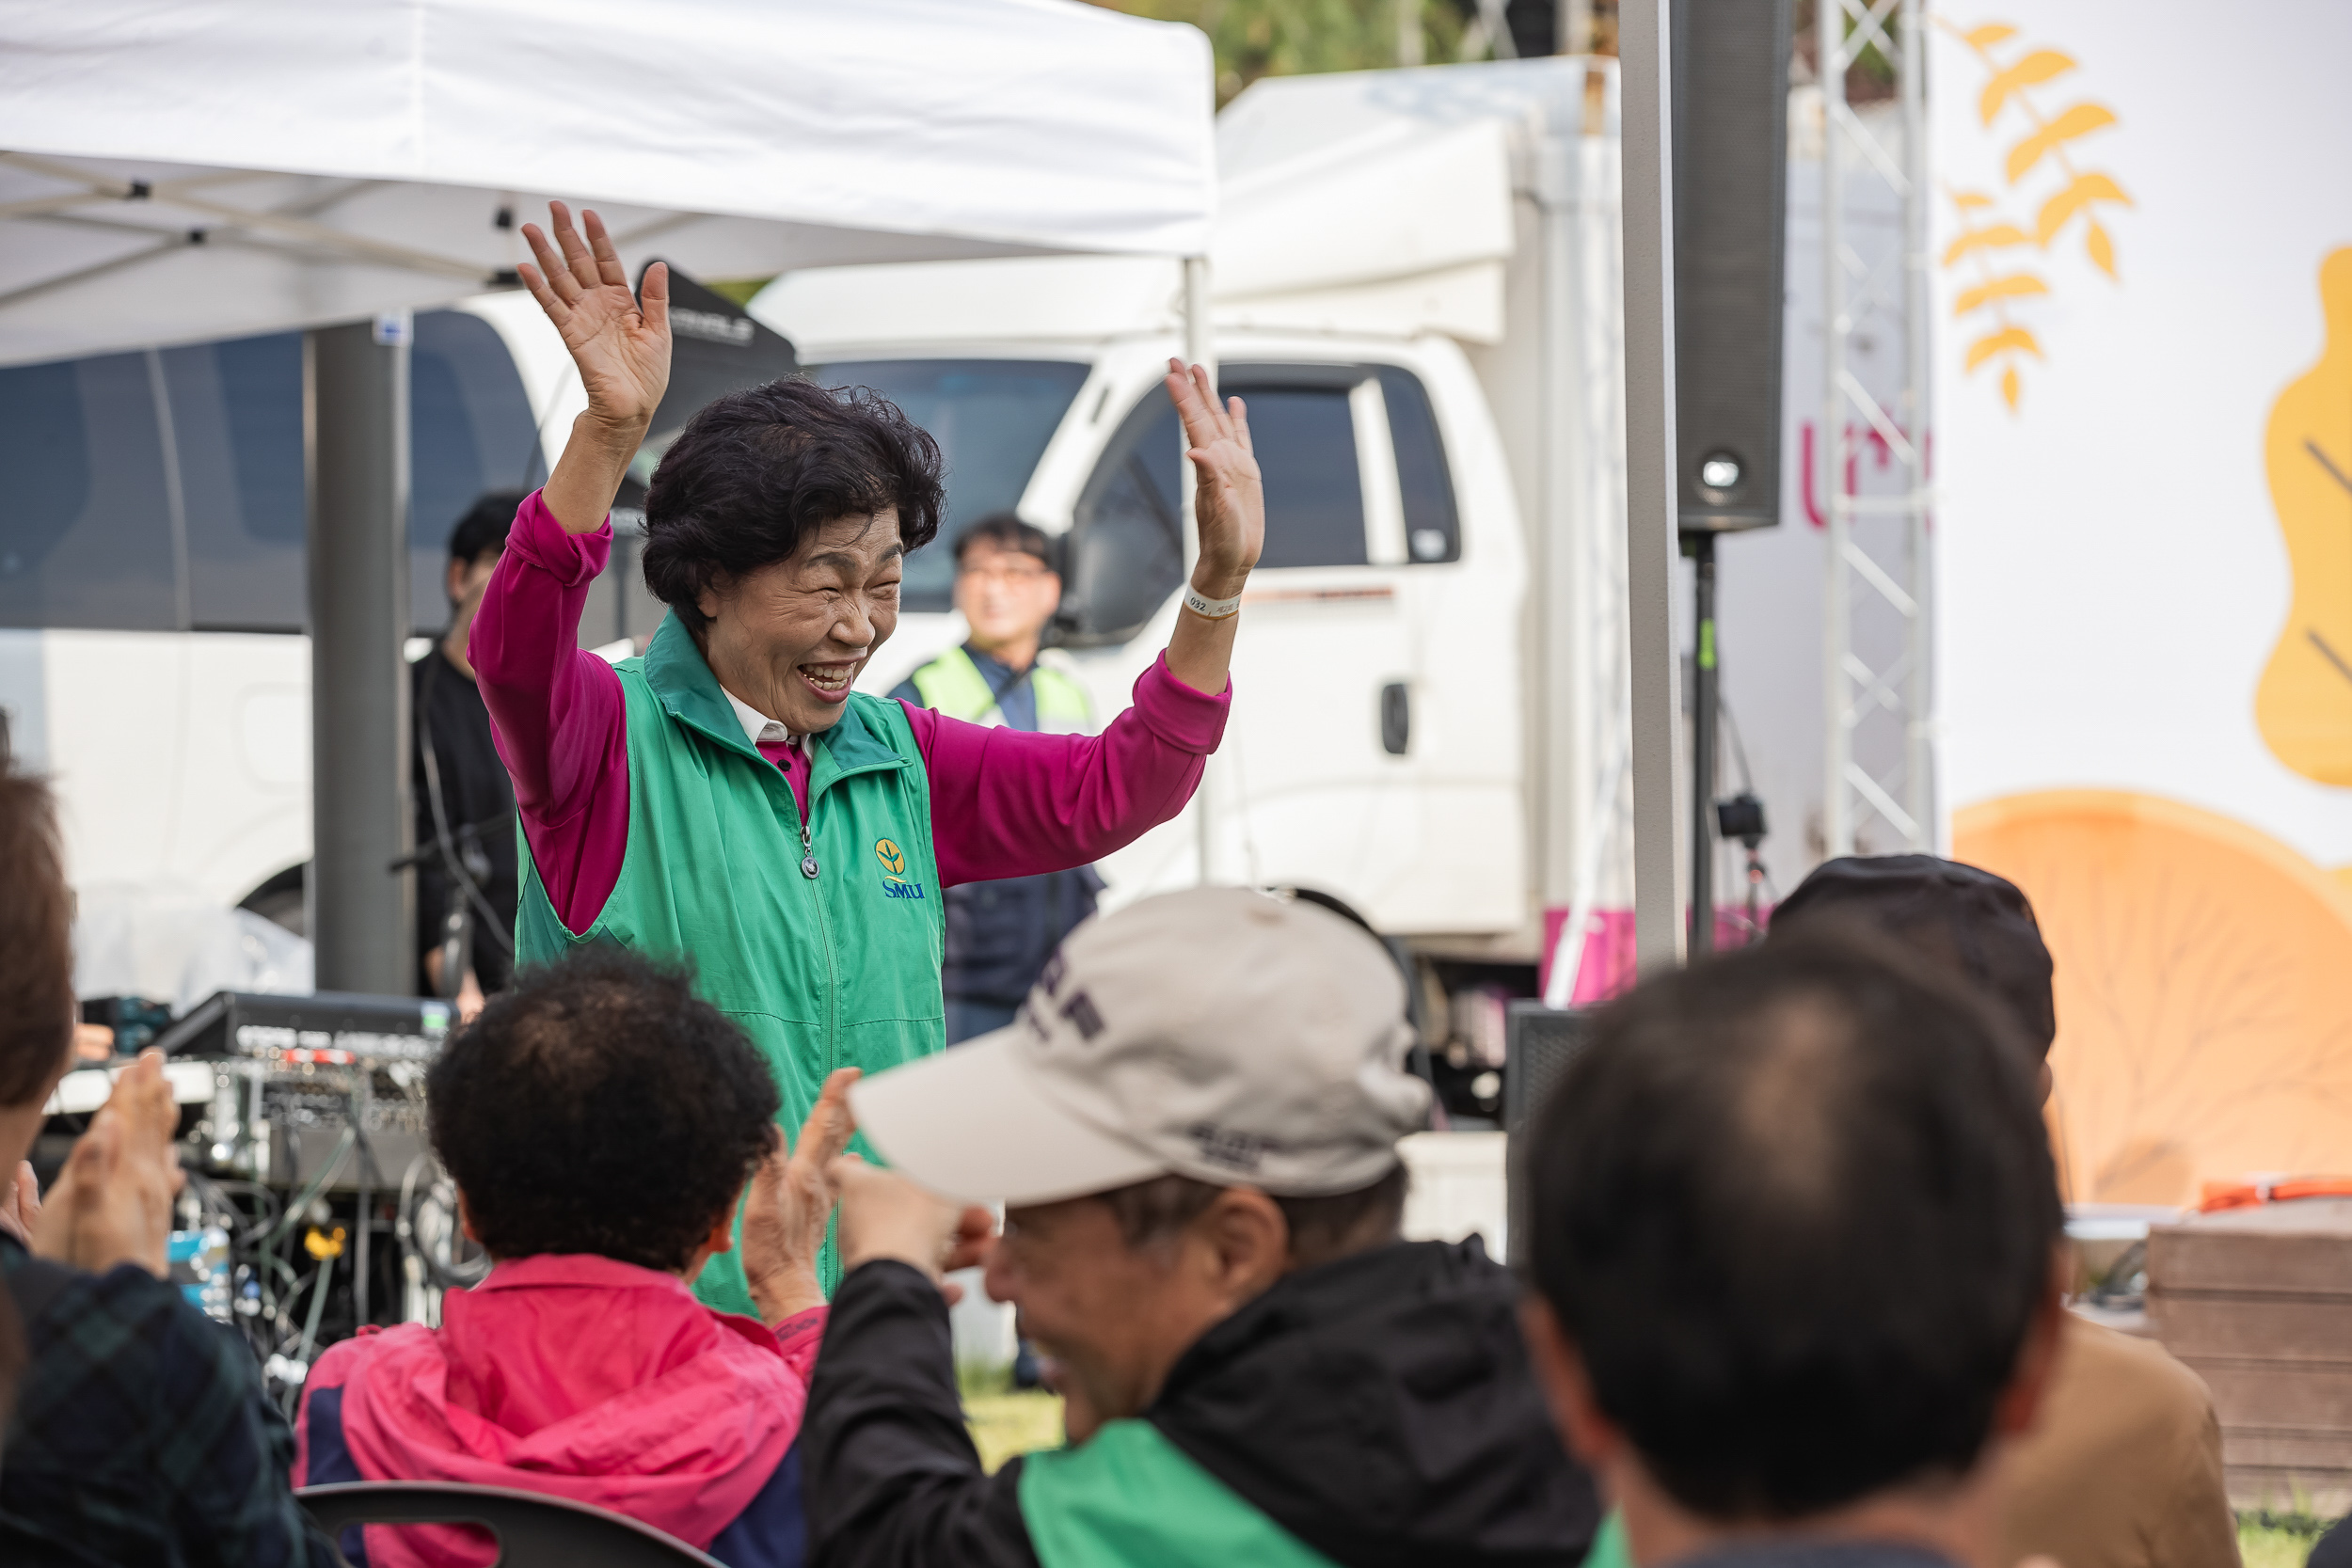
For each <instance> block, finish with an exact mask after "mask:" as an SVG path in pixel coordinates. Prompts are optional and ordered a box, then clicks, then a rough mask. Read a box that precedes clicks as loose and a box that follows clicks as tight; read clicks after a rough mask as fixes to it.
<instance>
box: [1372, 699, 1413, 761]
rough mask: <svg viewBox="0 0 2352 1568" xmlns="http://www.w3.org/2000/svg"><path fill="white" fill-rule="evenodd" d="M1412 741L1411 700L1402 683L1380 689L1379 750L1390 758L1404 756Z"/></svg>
mask: <svg viewBox="0 0 2352 1568" xmlns="http://www.w3.org/2000/svg"><path fill="white" fill-rule="evenodd" d="M1412 739H1413V700H1412V698H1410V697H1409V696H1407V695H1406V691H1405V683H1404V682H1403V681H1391V682H1390V683H1389V684H1388V685H1386V686H1384V687H1382V688H1381V689H1380V749H1381V750H1382V751H1384V752H1388V753H1389V755H1391V756H1392V757H1401V756H1403V755H1404V754H1405V748H1406V747H1407V746H1408V745H1410V744H1411V743H1412Z"/></svg>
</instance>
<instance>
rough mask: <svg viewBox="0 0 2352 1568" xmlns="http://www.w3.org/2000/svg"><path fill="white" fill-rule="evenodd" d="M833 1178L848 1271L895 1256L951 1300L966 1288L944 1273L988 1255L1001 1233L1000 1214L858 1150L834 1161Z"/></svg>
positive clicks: (973, 1264)
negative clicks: (929, 1188) (923, 1184)
mask: <svg viewBox="0 0 2352 1568" xmlns="http://www.w3.org/2000/svg"><path fill="white" fill-rule="evenodd" d="M833 1181H834V1191H835V1192H837V1193H839V1194H840V1195H841V1196H840V1203H841V1238H840V1240H841V1272H842V1274H843V1275H848V1274H850V1272H851V1271H852V1270H854V1269H856V1268H857V1267H858V1266H859V1265H860V1264H862V1263H872V1262H876V1261H879V1260H881V1259H897V1260H898V1262H901V1263H905V1264H908V1265H910V1266H912V1267H914V1268H917V1269H920V1270H921V1271H922V1272H923V1273H924V1274H925V1275H929V1276H930V1280H931V1282H932V1283H933V1284H935V1285H939V1286H940V1289H941V1290H942V1291H943V1292H945V1293H946V1297H947V1299H948V1300H949V1301H951V1302H953V1301H956V1300H959V1299H961V1296H962V1293H963V1292H962V1290H961V1287H958V1286H953V1285H946V1284H944V1283H942V1279H941V1276H942V1275H947V1274H951V1273H953V1272H954V1271H956V1270H957V1269H968V1268H973V1267H976V1266H977V1265H978V1264H980V1263H982V1262H985V1261H986V1260H987V1258H988V1251H989V1248H990V1247H991V1246H992V1245H993V1244H994V1242H995V1237H996V1217H995V1215H993V1214H992V1213H990V1212H988V1210H986V1209H985V1208H981V1207H978V1206H977V1205H973V1206H966V1205H962V1204H957V1203H951V1202H949V1201H948V1200H947V1199H946V1198H944V1197H935V1196H932V1195H931V1194H930V1193H927V1192H925V1191H924V1190H923V1189H922V1188H920V1187H918V1186H916V1185H915V1184H914V1182H912V1181H910V1180H907V1179H906V1178H905V1177H903V1176H900V1175H898V1173H897V1172H896V1171H887V1170H884V1169H882V1167H881V1166H879V1165H869V1164H866V1162H865V1161H863V1160H861V1159H859V1158H858V1157H857V1156H856V1155H854V1154H845V1155H843V1156H842V1157H841V1158H840V1159H837V1160H835V1161H834V1163H833Z"/></svg>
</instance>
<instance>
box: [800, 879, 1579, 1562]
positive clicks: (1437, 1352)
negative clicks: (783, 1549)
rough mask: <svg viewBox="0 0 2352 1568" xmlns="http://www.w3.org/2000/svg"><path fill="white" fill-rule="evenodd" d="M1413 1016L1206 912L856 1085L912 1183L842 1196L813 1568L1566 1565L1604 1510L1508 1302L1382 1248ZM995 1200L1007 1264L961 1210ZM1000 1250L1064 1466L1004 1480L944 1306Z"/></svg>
mask: <svg viewBox="0 0 2352 1568" xmlns="http://www.w3.org/2000/svg"><path fill="white" fill-rule="evenodd" d="M1404 1010H1405V995H1404V988H1403V984H1402V982H1401V980H1400V979H1399V977H1398V975H1397V973H1396V970H1395V968H1394V966H1393V965H1392V964H1391V962H1390V960H1389V958H1388V957H1387V955H1386V954H1384V953H1383V952H1382V951H1381V950H1380V948H1379V947H1378V946H1377V945H1376V944H1375V943H1374V942H1372V941H1370V940H1369V939H1368V938H1366V937H1365V935H1364V934H1363V933H1362V932H1361V931H1360V930H1359V929H1358V928H1357V927H1354V926H1352V925H1350V924H1349V923H1348V922H1347V921H1345V920H1343V919H1342V918H1340V917H1339V916H1337V915H1334V914H1331V913H1330V912H1328V911H1325V910H1322V909H1320V908H1317V907H1316V906H1314V905H1312V904H1310V903H1305V902H1295V901H1289V900H1282V899H1276V898H1271V897H1268V896H1266V895H1261V894H1256V893H1252V892H1248V891H1247V890H1244V889H1239V888H1206V889H1199V890H1195V891H1192V892H1188V893H1179V894H1171V895H1167V896H1164V897H1159V898H1152V899H1148V900H1146V901H1144V902H1142V903H1139V904H1136V905H1135V906H1133V907H1131V908H1129V909H1127V910H1124V911H1120V912H1119V913H1116V914H1113V915H1110V916H1107V917H1105V918H1104V919H1102V920H1099V921H1096V922H1093V923H1092V924H1090V925H1088V926H1085V927H1080V928H1079V929H1078V930H1077V931H1075V932H1074V933H1073V934H1072V936H1071V937H1070V939H1069V941H1068V942H1065V943H1063V945H1062V948H1061V950H1060V952H1059V953H1058V954H1057V955H1056V956H1055V958H1054V959H1053V960H1052V961H1051V962H1050V963H1048V964H1047V966H1046V969H1045V973H1044V974H1042V975H1041V977H1040V978H1039V981H1038V984H1037V988H1036V989H1035V990H1033V991H1032V992H1031V993H1030V995H1029V998H1028V1000H1027V1002H1026V1003H1025V1005H1024V1007H1023V1009H1022V1014H1021V1017H1020V1018H1019V1019H1018V1020H1016V1021H1015V1022H1013V1024H1012V1025H1010V1026H1009V1028H1006V1029H1003V1030H1000V1031H997V1032H996V1033H994V1034H992V1035H987V1036H983V1037H981V1038H979V1039H977V1040H975V1041H973V1042H972V1043H971V1044H969V1045H966V1046H964V1047H962V1048H961V1049H959V1050H956V1051H951V1052H949V1053H946V1054H945V1055H943V1056H937V1057H933V1058H930V1059H929V1060H927V1061H923V1062H919V1063H915V1064H914V1065H911V1066H908V1067H903V1068H898V1069H893V1070H891V1071H889V1072H886V1073H882V1074H880V1075H878V1076H877V1077H875V1078H872V1079H869V1080H867V1081H866V1082H864V1083H862V1084H860V1085H858V1086H857V1087H856V1088H855V1089H853V1090H852V1091H851V1103H852V1105H853V1106H854V1108H855V1109H856V1111H857V1114H858V1117H859V1120H860V1124H861V1125H862V1126H863V1128H864V1129H865V1131H866V1135H867V1137H868V1138H870V1139H871V1140H872V1142H873V1144H874V1146H875V1148H877V1149H878V1150H879V1151H880V1152H881V1153H882V1155H883V1156H884V1157H885V1158H887V1159H888V1160H889V1161H890V1162H891V1164H892V1166H893V1167H894V1168H893V1169H892V1170H889V1171H883V1170H881V1169H878V1168H875V1167H871V1166H866V1165H864V1164H857V1163H854V1162H841V1163H838V1164H836V1165H835V1166H834V1170H835V1174H836V1175H837V1177H838V1178H839V1180H840V1181H841V1184H842V1188H843V1193H842V1208H841V1240H842V1261H843V1267H844V1270H845V1276H844V1278H843V1280H842V1283H841V1287H840V1290H839V1291H838V1292H837V1293H836V1294H835V1296H834V1307H833V1317H832V1321H831V1323H830V1325H829V1327H828V1329H827V1333H826V1337H825V1343H824V1347H823V1349H822V1350H821V1351H820V1352H819V1354H818V1363H817V1371H816V1376H815V1380H814V1382H813V1384H812V1386H811V1389H810V1402H809V1410H808V1416H807V1418H806V1420H805V1421H804V1423H803V1428H802V1444H803V1455H804V1460H805V1464H806V1466H807V1469H806V1476H807V1484H808V1514H809V1525H810V1551H811V1560H812V1561H813V1562H815V1563H820V1564H838V1565H844V1568H884V1565H890V1568H918V1565H922V1568H930V1565H944V1564H950V1563H953V1564H969V1565H972V1568H998V1565H1003V1568H1012V1565H1024V1568H1025V1565H1031V1564H1043V1565H1044V1568H1078V1565H1081V1564H1083V1565H1086V1568H1119V1565H1120V1564H1130V1563H1133V1564H1140V1563H1145V1562H1150V1563H1153V1564H1178V1563H1200V1564H1201V1565H1203V1568H1211V1565H1214V1568H1233V1565H1235V1564H1239V1563H1245V1562H1246V1563H1251V1564H1277V1565H1293V1564H1295V1565H1298V1568H1307V1565H1311V1564H1323V1563H1330V1562H1338V1563H1343V1564H1348V1565H1350V1568H1357V1565H1363V1568H1370V1565H1385V1564H1398V1565H1403V1564H1408V1563H1416V1564H1417V1563H1426V1562H1446V1563H1466V1564H1482V1563H1493V1564H1502V1563H1513V1564H1518V1563H1527V1564H1534V1563H1558V1564H1563V1565H1573V1564H1575V1563H1577V1562H1579V1561H1580V1560H1581V1558H1582V1557H1583V1555H1584V1552H1585V1550H1586V1547H1587V1545H1588V1544H1589V1543H1590V1541H1591V1539H1592V1534H1593V1530H1594V1527H1595V1523H1596V1519H1597V1504H1596V1501H1595V1497H1594V1494H1593V1489H1592V1485H1591V1483H1590V1481H1588V1480H1587V1478H1586V1477H1585V1476H1584V1474H1583V1473H1582V1472H1581V1471H1580V1470H1579V1469H1578V1468H1577V1467H1576V1465H1574V1464H1573V1463H1572V1462H1571V1461H1569V1459H1568V1458H1567V1457H1566V1455H1565V1452H1564V1451H1563V1449H1562V1448H1561V1446H1560V1441H1559V1438H1558V1435H1557V1433H1555V1431H1554V1429H1553V1427H1552V1425H1551V1422H1550V1419H1549V1417H1548V1416H1547V1415H1546V1413H1545V1410H1544V1407H1543V1403H1542V1401H1541V1398H1540V1396H1539V1394H1538V1392H1537V1389H1536V1386H1535V1383H1534V1377H1533V1375H1532V1373H1531V1371H1530V1369H1529V1365H1528V1361H1527V1357H1526V1353H1525V1350H1524V1348H1523V1346H1522V1343H1521V1341H1520V1338H1519V1332H1518V1322H1517V1319H1516V1316H1515V1304H1516V1299H1517V1295H1518V1291H1517V1290H1516V1288H1515V1285H1514V1282H1513V1280H1512V1278H1511V1276H1510V1275H1509V1274H1508V1273H1507V1272H1506V1271H1505V1270H1504V1269H1503V1268H1502V1267H1501V1266H1500V1265H1499V1264H1496V1263H1494V1262H1492V1261H1490V1260H1488V1259H1487V1258H1486V1254H1485V1251H1484V1250H1483V1249H1482V1248H1481V1247H1480V1245H1479V1244H1478V1243H1477V1242H1476V1241H1474V1240H1473V1241H1470V1242H1465V1243H1438V1242H1420V1243H1408V1242H1404V1241H1400V1240H1399V1239H1398V1228H1399V1221H1400V1218H1401V1215H1402V1212H1403V1208H1404V1200H1405V1190H1406V1177H1405V1171H1404V1167H1403V1166H1402V1164H1400V1162H1399V1159H1398V1156H1397V1151H1396V1142H1397V1139H1398V1138H1400V1137H1401V1136H1403V1135H1404V1134H1406V1133H1407V1132H1412V1131H1415V1130H1416V1129H1418V1128H1419V1127H1420V1126H1421V1124H1422V1118H1423V1117H1424V1116H1425V1114H1426V1110H1427V1104H1428V1099H1427V1091H1426V1089H1425V1088H1424V1086H1423V1085H1422V1083H1421V1081H1420V1080H1419V1079H1416V1078H1414V1077H1412V1076H1410V1075H1409V1074H1407V1073H1406V1072H1405V1071H1404V1070H1403V1068H1402V1063H1403V1061H1404V1057H1405V1053H1406V1046H1407V1043H1408V1040H1409V1033H1408V1031H1407V1029H1406V1025H1405V1023H1404V1022H1403V1018H1404ZM917 1183H920V1185H919V1186H918V1185H917ZM935 1193H936V1194H945V1195H948V1198H946V1199H943V1198H940V1197H935V1196H931V1195H932V1194H935ZM951 1200H952V1201H951ZM985 1201H1001V1202H1003V1203H1004V1204H1005V1205H1006V1215H1005V1221H1006V1223H1005V1233H1004V1235H1003V1237H1002V1238H1001V1239H999V1240H995V1241H994V1242H993V1243H991V1242H989V1241H988V1240H987V1237H986V1232H987V1228H988V1223H987V1211H986V1210H984V1209H971V1208H966V1209H963V1210H961V1211H959V1209H958V1208H957V1204H958V1203H962V1204H974V1203H979V1202H985ZM983 1254H984V1255H985V1259H986V1264H987V1281H988V1291H989V1293H990V1294H991V1295H992V1296H993V1297H995V1298H996V1299H998V1300H1000V1301H1009V1302H1011V1303H1013V1304H1014V1305H1015V1306H1016V1307H1019V1309H1020V1311H1021V1315H1022V1321H1023V1323H1024V1324H1025V1328H1026V1330H1027V1332H1028V1334H1029V1335H1030V1337H1031V1338H1033V1339H1035V1341H1036V1342H1037V1344H1038V1345H1039V1347H1040V1349H1041V1351H1043V1352H1044V1353H1045V1354H1046V1355H1047V1356H1048V1357H1049V1358H1050V1359H1051V1362H1052V1364H1053V1366H1054V1369H1055V1376H1056V1380H1057V1384H1058V1386H1059V1387H1060V1390H1061V1392H1062V1393H1063V1395H1064V1396H1065V1398H1066V1400H1067V1416H1066V1419H1067V1424H1068V1429H1069V1434H1070V1440H1071V1446H1070V1447H1068V1448H1065V1449H1060V1450H1058V1451H1056V1452H1053V1453H1044V1454H1034V1455H1030V1456H1028V1457H1027V1458H1026V1459H1025V1460H1015V1461H1013V1462H1011V1463H1009V1464H1008V1465H1005V1466H1004V1467H1003V1468H1002V1469H1000V1470H998V1471H997V1472H996V1474H995V1475H993V1476H990V1475H986V1474H984V1473H983V1472H982V1471H981V1468H980V1464H979V1459H978V1456H977V1454H976V1453H975V1452H974V1450H973V1447H972V1444H971V1441H970V1439H969V1438H968V1437H967V1436H966V1435H965V1433H964V1427H963V1421H962V1415H961V1408H960V1406H959V1402H958V1400H957V1395H956V1382H955V1368H954V1365H953V1362H952V1360H951V1356H950V1349H949V1342H948V1332H947V1312H946V1304H945V1302H944V1301H943V1299H942V1297H941V1294H940V1291H939V1288H938V1285H939V1278H940V1274H941V1271H942V1270H943V1268H954V1267H958V1266H962V1265H964V1264H966V1263H967V1262H969V1261H972V1260H974V1259H977V1258H979V1257H980V1256H982V1255H983Z"/></svg>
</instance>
